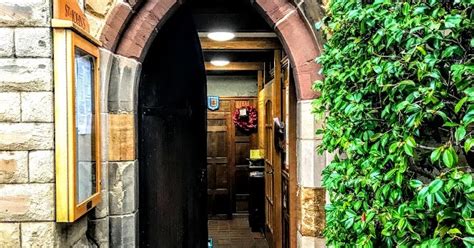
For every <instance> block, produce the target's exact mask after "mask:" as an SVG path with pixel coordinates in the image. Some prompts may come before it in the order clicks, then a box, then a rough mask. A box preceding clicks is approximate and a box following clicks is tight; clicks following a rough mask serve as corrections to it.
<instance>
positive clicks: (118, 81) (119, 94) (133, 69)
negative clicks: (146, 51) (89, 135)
mask: <svg viewBox="0 0 474 248" xmlns="http://www.w3.org/2000/svg"><path fill="white" fill-rule="evenodd" d="M140 72H141V64H140V63H138V62H137V61H136V60H134V59H129V58H125V57H121V56H115V57H114V59H113V61H112V67H111V73H110V81H109V95H108V102H109V105H108V109H109V112H114V113H123V112H127V113H130V112H134V111H135V110H136V107H135V102H136V101H135V99H136V95H137V92H136V90H137V85H138V80H139V77H140Z"/></svg>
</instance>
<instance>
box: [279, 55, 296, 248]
mask: <svg viewBox="0 0 474 248" xmlns="http://www.w3.org/2000/svg"><path fill="white" fill-rule="evenodd" d="M281 75H282V81H283V83H282V89H281V90H282V101H281V103H282V107H283V108H282V110H283V112H282V117H283V119H284V122H285V124H286V125H285V149H284V153H283V154H282V162H283V163H282V177H281V183H282V184H281V185H282V186H281V189H282V190H281V194H282V197H281V206H282V247H284V248H290V247H296V232H297V230H296V206H295V203H296V190H297V179H296V166H297V165H296V102H297V101H296V91H295V88H294V87H295V85H294V83H292V82H291V67H290V64H289V60H288V57H285V58H283V59H282V73H281Z"/></svg>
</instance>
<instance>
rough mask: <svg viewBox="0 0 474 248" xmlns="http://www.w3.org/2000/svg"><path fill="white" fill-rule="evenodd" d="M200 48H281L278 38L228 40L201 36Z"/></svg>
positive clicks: (206, 49) (205, 49)
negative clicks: (215, 39)
mask: <svg viewBox="0 0 474 248" xmlns="http://www.w3.org/2000/svg"><path fill="white" fill-rule="evenodd" d="M200 40H201V48H202V50H203V51H210V50H274V49H281V44H280V41H279V40H278V38H235V39H233V40H229V41H223V42H221V41H214V40H211V39H209V38H207V37H202V38H201V39H200Z"/></svg>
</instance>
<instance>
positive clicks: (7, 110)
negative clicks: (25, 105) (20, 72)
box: [0, 92, 21, 122]
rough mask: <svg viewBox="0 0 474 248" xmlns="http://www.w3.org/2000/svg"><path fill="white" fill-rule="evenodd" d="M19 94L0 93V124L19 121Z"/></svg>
mask: <svg viewBox="0 0 474 248" xmlns="http://www.w3.org/2000/svg"><path fill="white" fill-rule="evenodd" d="M20 99H21V98H20V93H16V92H3V93H0V122H20V121H21V100H20Z"/></svg>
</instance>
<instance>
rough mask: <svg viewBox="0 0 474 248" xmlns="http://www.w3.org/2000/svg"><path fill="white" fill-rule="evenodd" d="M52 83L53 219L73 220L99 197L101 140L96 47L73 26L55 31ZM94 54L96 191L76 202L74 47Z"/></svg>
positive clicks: (98, 58)
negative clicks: (53, 101)
mask: <svg viewBox="0 0 474 248" xmlns="http://www.w3.org/2000/svg"><path fill="white" fill-rule="evenodd" d="M53 33H54V38H53V39H54V55H55V56H54V85H55V96H54V97H55V159H56V160H55V164H56V221H57V222H74V221H75V220H77V219H78V218H79V217H81V216H82V215H84V214H85V213H86V212H88V211H89V210H91V209H93V208H94V207H95V206H96V205H97V204H98V203H99V202H100V199H101V195H100V192H101V171H100V170H101V163H102V158H101V140H100V134H101V133H100V131H101V126H100V114H101V111H100V80H99V79H100V78H99V66H100V57H99V55H100V54H99V48H98V47H97V46H96V45H95V44H94V43H92V42H90V41H89V40H88V39H86V38H85V37H84V36H82V35H80V34H77V33H75V32H74V31H73V30H72V29H62V28H55V29H54V31H53ZM76 48H79V49H81V50H82V51H84V52H86V53H88V54H90V55H91V56H93V57H94V76H93V80H94V82H93V84H94V85H93V87H94V88H93V91H94V99H93V101H94V120H93V122H94V129H93V130H92V135H93V137H94V143H93V144H94V145H95V171H96V182H95V183H96V185H95V186H96V191H95V193H93V194H92V195H91V196H90V197H89V198H88V199H86V200H85V201H83V202H77V199H76V192H77V186H78V185H77V180H76V179H77V175H76V174H77V166H78V163H77V145H76V141H77V137H76V136H77V135H76V131H75V130H76V116H75V98H76V95H75V94H76V92H75V83H76V82H75V66H76V65H75V49H76Z"/></svg>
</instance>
